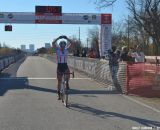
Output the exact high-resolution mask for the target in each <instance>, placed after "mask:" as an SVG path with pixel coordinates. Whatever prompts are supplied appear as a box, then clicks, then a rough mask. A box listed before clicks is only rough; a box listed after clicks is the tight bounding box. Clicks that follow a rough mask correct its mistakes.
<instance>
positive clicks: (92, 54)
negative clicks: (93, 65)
mask: <svg viewBox="0 0 160 130" xmlns="http://www.w3.org/2000/svg"><path fill="white" fill-rule="evenodd" d="M73 56H77V57H88V58H100V55H99V51H97V50H95V49H93V48H91V49H87V48H83V49H82V50H81V51H80V50H78V49H76V50H75V51H74V53H73Z"/></svg>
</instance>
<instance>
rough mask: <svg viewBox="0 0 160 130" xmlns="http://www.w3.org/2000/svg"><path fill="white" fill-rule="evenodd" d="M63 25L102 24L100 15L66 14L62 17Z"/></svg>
mask: <svg viewBox="0 0 160 130" xmlns="http://www.w3.org/2000/svg"><path fill="white" fill-rule="evenodd" d="M62 23H63V24H101V15H100V14H91V13H90V14H87V13H65V14H63V17H62Z"/></svg>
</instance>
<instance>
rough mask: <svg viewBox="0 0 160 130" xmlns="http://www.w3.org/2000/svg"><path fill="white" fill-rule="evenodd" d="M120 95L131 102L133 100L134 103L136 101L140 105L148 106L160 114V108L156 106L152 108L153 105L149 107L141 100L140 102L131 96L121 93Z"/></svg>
mask: <svg viewBox="0 0 160 130" xmlns="http://www.w3.org/2000/svg"><path fill="white" fill-rule="evenodd" d="M122 96H123V97H124V98H126V99H128V100H130V101H132V102H135V103H137V104H139V105H141V106H144V107H146V108H149V109H150V110H152V111H154V112H157V113H159V114H160V110H158V109H156V108H153V107H151V106H149V105H147V104H145V103H142V102H140V101H138V100H135V99H133V98H131V97H128V96H125V95H122Z"/></svg>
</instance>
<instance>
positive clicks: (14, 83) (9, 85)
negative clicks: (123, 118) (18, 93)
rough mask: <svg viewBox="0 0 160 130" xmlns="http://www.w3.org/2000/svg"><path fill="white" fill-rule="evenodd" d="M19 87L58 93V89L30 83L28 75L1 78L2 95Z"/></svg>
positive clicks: (0, 92)
mask: <svg viewBox="0 0 160 130" xmlns="http://www.w3.org/2000/svg"><path fill="white" fill-rule="evenodd" d="M8 76H9V75H8ZM17 89H32V90H36V91H43V92H50V93H57V91H56V90H53V89H48V88H41V87H37V86H31V85H29V84H28V79H27V77H17V78H16V77H15V78H12V77H5V78H0V96H4V95H5V93H7V91H9V90H17Z"/></svg>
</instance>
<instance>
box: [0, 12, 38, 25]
mask: <svg viewBox="0 0 160 130" xmlns="http://www.w3.org/2000/svg"><path fill="white" fill-rule="evenodd" d="M0 23H10V24H11V23H18V24H34V23H35V13H26V12H0Z"/></svg>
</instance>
